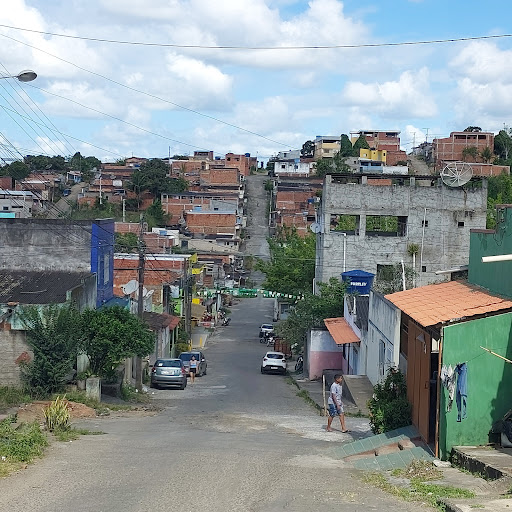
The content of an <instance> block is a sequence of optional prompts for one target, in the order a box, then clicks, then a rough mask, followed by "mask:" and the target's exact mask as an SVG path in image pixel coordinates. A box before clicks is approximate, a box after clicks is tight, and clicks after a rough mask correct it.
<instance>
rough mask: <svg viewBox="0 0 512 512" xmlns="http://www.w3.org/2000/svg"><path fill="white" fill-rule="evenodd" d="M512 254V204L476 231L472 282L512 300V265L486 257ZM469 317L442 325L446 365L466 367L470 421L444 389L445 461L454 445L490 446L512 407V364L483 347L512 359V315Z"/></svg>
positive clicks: (441, 443) (441, 425)
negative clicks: (493, 431)
mask: <svg viewBox="0 0 512 512" xmlns="http://www.w3.org/2000/svg"><path fill="white" fill-rule="evenodd" d="M503 254H512V205H503V206H499V207H498V209H497V227H496V230H488V229H473V230H471V235H470V254H469V272H468V281H469V283H470V284H473V285H477V286H480V287H482V288H485V289H486V290H488V291H489V292H490V293H492V294H493V295H495V296H497V297H496V299H497V300H499V299H500V297H503V298H512V261H502V262H496V263H482V257H483V256H495V255H503ZM493 315H494V316H487V317H486V318H475V319H474V320H472V319H467V320H466V321H464V322H461V323H456V324H452V325H447V326H445V327H443V349H442V364H443V365H446V366H448V365H452V366H455V365H457V364H458V363H462V362H466V363H467V393H468V398H467V417H466V418H465V419H462V420H461V421H460V422H458V421H457V407H456V403H455V400H454V402H453V407H452V409H451V411H448V410H447V409H448V391H447V390H446V389H444V388H443V392H442V393H441V400H440V411H439V449H440V454H441V456H443V458H446V457H447V456H448V455H449V454H450V452H451V448H452V447H453V446H457V445H466V446H468V445H480V444H486V443H488V442H489V431H490V429H491V427H492V425H493V423H495V422H496V421H498V420H500V419H501V418H502V417H503V416H504V415H505V414H506V413H507V412H508V411H509V410H510V409H512V393H511V390H512V364H510V363H507V362H506V361H504V360H503V359H500V358H499V357H497V356H494V355H492V354H490V353H488V352H486V351H484V350H482V348H480V347H481V346H482V347H485V348H488V349H490V350H493V351H494V352H496V353H497V354H500V355H502V356H504V357H506V358H508V359H512V313H504V314H493Z"/></svg>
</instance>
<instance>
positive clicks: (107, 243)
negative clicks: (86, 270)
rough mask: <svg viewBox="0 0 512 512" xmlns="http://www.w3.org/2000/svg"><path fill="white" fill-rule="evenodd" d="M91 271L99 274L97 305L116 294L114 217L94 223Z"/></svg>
mask: <svg viewBox="0 0 512 512" xmlns="http://www.w3.org/2000/svg"><path fill="white" fill-rule="evenodd" d="M91 272H94V273H95V274H96V276H97V289H98V294H97V299H96V307H101V306H102V305H103V304H104V303H105V302H107V301H108V300H110V299H112V297H113V296H114V219H97V220H94V221H93V223H92V237H91Z"/></svg>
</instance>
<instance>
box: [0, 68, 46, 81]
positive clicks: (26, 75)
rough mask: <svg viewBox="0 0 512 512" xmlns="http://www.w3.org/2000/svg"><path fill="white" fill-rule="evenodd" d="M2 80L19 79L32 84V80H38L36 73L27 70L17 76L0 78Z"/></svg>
mask: <svg viewBox="0 0 512 512" xmlns="http://www.w3.org/2000/svg"><path fill="white" fill-rule="evenodd" d="M2 78H17V79H18V80H19V81H20V82H32V80H35V79H36V78H37V74H36V73H35V71H32V70H31V69H25V70H23V71H20V72H19V73H18V74H17V75H13V76H0V79H2Z"/></svg>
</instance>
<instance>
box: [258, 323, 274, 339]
mask: <svg viewBox="0 0 512 512" xmlns="http://www.w3.org/2000/svg"><path fill="white" fill-rule="evenodd" d="M273 333H274V326H273V325H272V324H261V327H260V338H263V337H265V334H273Z"/></svg>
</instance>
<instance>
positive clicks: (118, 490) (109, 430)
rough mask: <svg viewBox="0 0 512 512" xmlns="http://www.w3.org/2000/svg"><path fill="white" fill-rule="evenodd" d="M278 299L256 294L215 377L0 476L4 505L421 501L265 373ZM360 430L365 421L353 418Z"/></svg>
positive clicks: (168, 393) (264, 509) (391, 505)
mask: <svg viewBox="0 0 512 512" xmlns="http://www.w3.org/2000/svg"><path fill="white" fill-rule="evenodd" d="M271 305H272V301H271V300H268V299H267V300H265V299H261V298H258V299H245V300H243V301H241V302H240V303H239V304H236V305H235V306H233V308H232V323H231V325H230V326H228V327H226V328H222V329H219V331H218V332H217V333H216V334H215V335H214V336H213V337H212V338H211V342H209V345H208V346H207V347H206V349H205V353H206V355H207V359H208V363H209V366H208V374H207V375H206V376H204V377H202V378H199V379H197V380H196V383H195V384H194V385H189V386H188V387H187V389H185V390H184V391H179V390H156V391H155V394H154V395H152V396H153V398H154V401H155V403H157V404H160V405H161V406H162V407H163V410H162V412H161V413H159V414H158V415H156V416H151V417H127V418H98V419H94V420H88V421H83V422H82V423H81V425H82V426H87V427H88V428H90V429H92V430H102V431H104V432H106V434H105V435H103V436H84V437H82V438H81V439H80V440H78V441H73V442H72V443H54V444H53V445H52V447H51V448H50V449H49V450H48V453H47V455H46V457H45V458H44V459H42V460H40V461H38V462H36V463H35V464H34V465H31V466H30V467H29V468H28V469H27V470H25V471H22V472H20V473H18V474H16V475H13V476H11V477H9V478H5V479H1V480H0V511H1V512H4V511H5V512H7V511H9V512H26V511H27V510H30V511H31V512H57V511H74V512H93V511H94V512H102V511H105V512H107V511H108V512H142V511H157V510H180V511H183V512H187V511H192V510H205V511H208V512H209V511H211V512H216V511H235V510H236V511H251V512H270V511H272V512H273V511H294V512H302V511H307V512H310V511H311V510H321V511H322V512H330V511H337V512H339V511H351V512H353V511H355V512H359V511H363V510H365V511H373V510H379V511H380V512H386V511H390V512H391V511H396V510H406V511H413V510H421V507H419V506H418V505H413V504H408V503H402V502H400V503H397V502H396V501H395V499H394V498H392V497H390V496H387V495H385V494H383V493H381V492H380V491H378V490H376V489H373V488H369V487H366V486H365V485H363V484H362V483H361V481H360V479H359V477H358V476H357V474H356V473H355V472H354V471H353V470H350V469H349V468H347V467H345V466H344V464H343V462H341V461H339V460H336V459H335V458H334V448H335V446H336V445H337V444H338V443H341V442H346V441H349V440H350V439H351V437H350V435H349V434H342V433H341V432H334V433H331V434H328V433H326V432H325V431H324V419H323V418H321V417H320V416H318V415H317V414H316V411H314V410H313V409H311V408H310V407H309V406H308V405H307V404H306V403H305V402H304V401H303V400H302V399H301V398H300V397H297V396H296V391H297V390H296V388H295V387H294V386H293V385H290V384H289V383H287V380H286V378H285V377H283V376H279V375H261V374H260V371H259V370H260V361H261V357H262V354H263V353H264V351H265V349H266V347H264V346H263V345H261V344H260V343H259V340H258V327H259V324H260V323H262V322H263V321H268V320H270V318H271V309H272V307H271ZM348 425H349V428H351V429H352V430H353V433H352V435H353V436H354V437H357V436H358V435H361V432H362V431H364V429H365V425H364V422H362V420H360V419H355V418H350V419H349V420H348Z"/></svg>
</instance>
